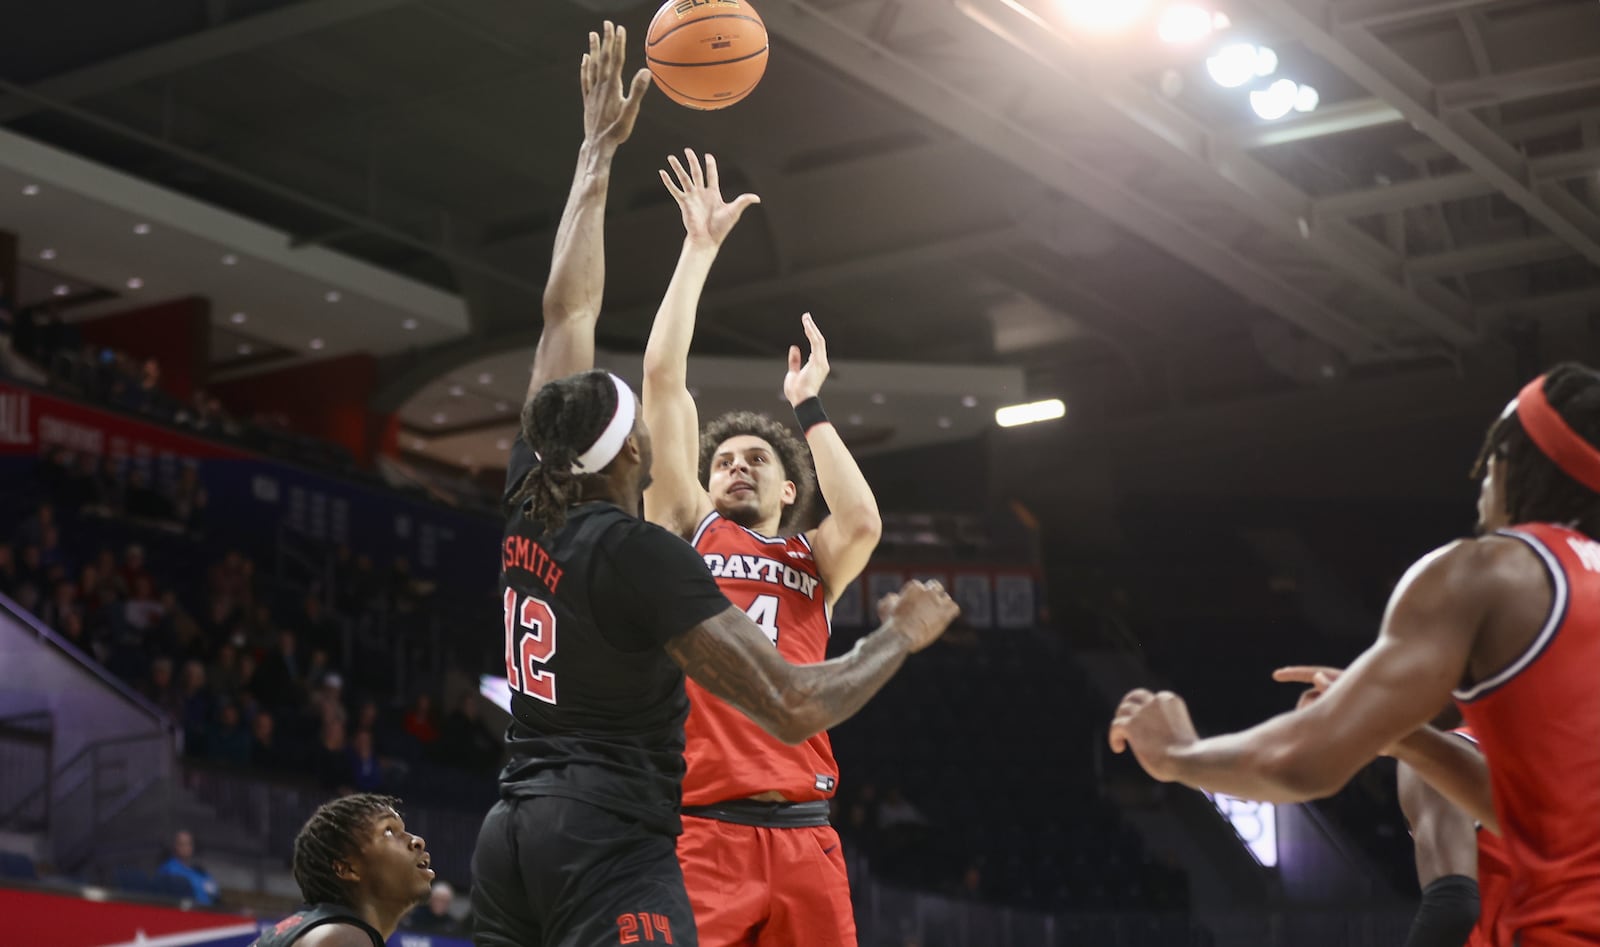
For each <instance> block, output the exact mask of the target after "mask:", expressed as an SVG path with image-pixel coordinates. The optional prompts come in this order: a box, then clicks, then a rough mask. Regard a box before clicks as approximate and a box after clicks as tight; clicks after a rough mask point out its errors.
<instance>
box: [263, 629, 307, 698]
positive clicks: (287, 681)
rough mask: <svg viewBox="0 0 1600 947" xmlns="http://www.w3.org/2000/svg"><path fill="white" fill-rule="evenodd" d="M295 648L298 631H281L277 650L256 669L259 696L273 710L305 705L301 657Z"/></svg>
mask: <svg viewBox="0 0 1600 947" xmlns="http://www.w3.org/2000/svg"><path fill="white" fill-rule="evenodd" d="M295 649H296V643H295V637H294V632H292V631H281V632H279V633H278V647H277V649H276V650H274V651H272V652H270V653H269V654H268V655H267V656H266V657H265V658H263V659H262V662H261V666H260V667H258V668H257V669H256V674H255V685H254V687H255V692H256V696H257V697H259V698H260V699H261V703H262V704H264V705H265V706H266V707H268V708H269V709H272V710H283V709H285V708H292V707H298V706H299V705H300V704H301V696H300V695H301V694H302V693H304V692H303V691H302V690H301V688H300V680H301V678H302V674H301V669H300V658H299V656H298V655H297V654H296V653H295Z"/></svg>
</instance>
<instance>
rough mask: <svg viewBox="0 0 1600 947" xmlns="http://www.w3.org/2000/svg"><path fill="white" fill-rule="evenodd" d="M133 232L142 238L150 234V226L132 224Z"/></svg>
mask: <svg viewBox="0 0 1600 947" xmlns="http://www.w3.org/2000/svg"><path fill="white" fill-rule="evenodd" d="M133 232H134V233H136V234H138V235H139V236H141V237H142V236H144V235H145V234H147V233H149V232H150V225H149V224H134V225H133Z"/></svg>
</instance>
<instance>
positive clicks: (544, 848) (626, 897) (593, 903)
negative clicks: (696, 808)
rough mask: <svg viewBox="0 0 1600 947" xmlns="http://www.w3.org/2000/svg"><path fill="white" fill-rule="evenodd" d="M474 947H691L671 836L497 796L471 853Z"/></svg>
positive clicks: (690, 920) (614, 818) (542, 802)
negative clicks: (647, 946) (636, 946)
mask: <svg viewBox="0 0 1600 947" xmlns="http://www.w3.org/2000/svg"><path fill="white" fill-rule="evenodd" d="M472 878H473V887H472V915H473V932H472V940H473V943H474V944H476V945H477V947H622V945H630V944H660V945H672V947H697V945H698V944H699V940H698V938H696V936H695V929H694V914H693V913H692V911H691V910H690V908H689V896H688V894H687V893H686V892H685V891H684V887H683V871H682V869H680V868H679V867H678V854H677V840H676V839H674V838H673V837H672V836H670V835H663V834H661V833H660V832H653V831H650V830H649V829H646V828H644V827H642V826H641V825H640V824H639V823H638V822H635V821H634V820H632V819H629V818H626V817H624V816H620V815H616V814H614V813H611V812H608V811H606V810H604V809H601V808H598V807H596V806H592V805H589V804H588V803H585V802H579V801H577V800H575V799H562V798H559V797H555V796H540V797H535V798H531V799H511V800H501V801H500V802H497V803H495V806H494V808H493V809H490V810H489V814H488V816H486V817H485V818H484V820H483V828H482V829H480V830H479V831H478V844H477V847H476V848H475V849H474V850H473V852H472Z"/></svg>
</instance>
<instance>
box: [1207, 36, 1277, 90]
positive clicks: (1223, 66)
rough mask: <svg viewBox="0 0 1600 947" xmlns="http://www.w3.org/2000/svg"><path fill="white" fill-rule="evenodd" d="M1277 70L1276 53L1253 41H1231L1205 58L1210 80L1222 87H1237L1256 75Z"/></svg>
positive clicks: (1268, 74) (1269, 73) (1265, 74)
mask: <svg viewBox="0 0 1600 947" xmlns="http://www.w3.org/2000/svg"><path fill="white" fill-rule="evenodd" d="M1277 70H1278V54H1277V53H1275V52H1273V51H1272V50H1271V49H1270V48H1269V47H1266V46H1257V45H1255V44H1254V43H1233V44H1232V45H1229V46H1224V47H1222V48H1221V49H1220V50H1218V51H1217V54H1216V55H1215V56H1212V57H1211V58H1210V59H1207V60H1206V72H1207V73H1208V74H1209V75H1210V76H1211V81H1212V82H1215V83H1216V84H1217V85H1219V86H1222V87H1223V88H1224V89H1237V88H1238V87H1239V86H1242V85H1244V84H1245V83H1246V82H1249V81H1250V80H1251V79H1254V78H1256V77H1257V76H1270V75H1272V74H1273V73H1274V72H1276V71H1277Z"/></svg>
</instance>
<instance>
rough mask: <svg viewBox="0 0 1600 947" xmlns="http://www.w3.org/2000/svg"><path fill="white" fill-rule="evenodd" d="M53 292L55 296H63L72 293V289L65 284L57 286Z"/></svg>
mask: <svg viewBox="0 0 1600 947" xmlns="http://www.w3.org/2000/svg"><path fill="white" fill-rule="evenodd" d="M54 292H55V294H56V295H57V296H65V295H67V294H68V293H70V292H72V288H71V287H69V286H67V285H66V284H65V283H63V284H62V285H60V286H57V287H56V288H55V290H54Z"/></svg>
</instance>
